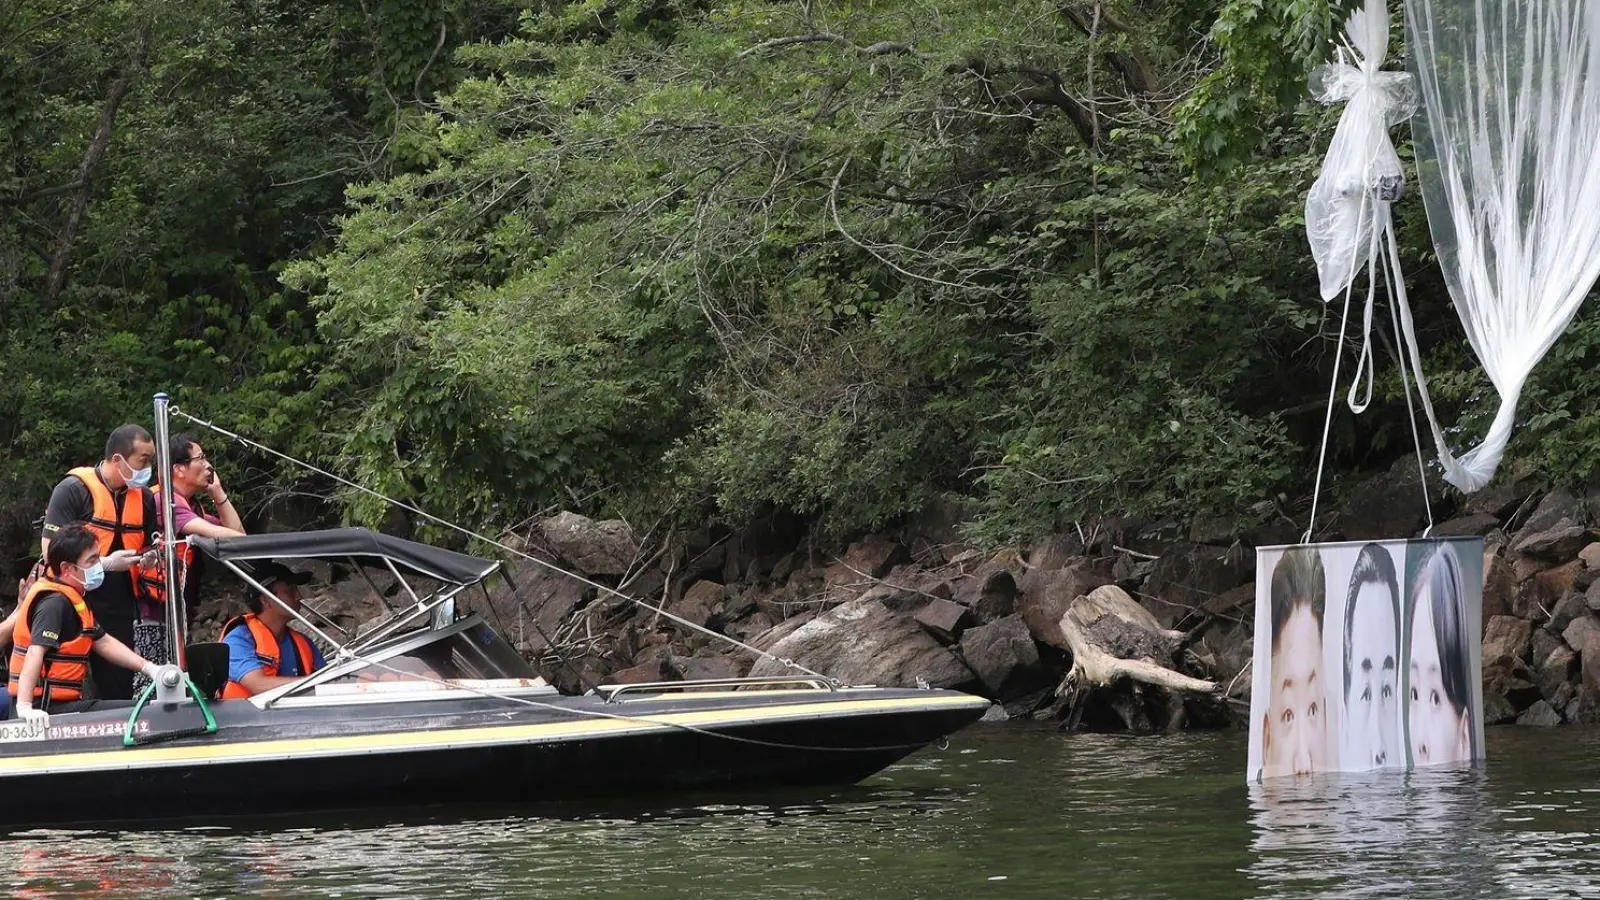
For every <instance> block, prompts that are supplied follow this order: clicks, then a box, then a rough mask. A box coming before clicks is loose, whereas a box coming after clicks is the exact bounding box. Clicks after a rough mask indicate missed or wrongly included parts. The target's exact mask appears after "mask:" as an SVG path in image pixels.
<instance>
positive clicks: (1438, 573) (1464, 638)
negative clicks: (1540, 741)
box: [1246, 537, 1483, 781]
mask: <svg viewBox="0 0 1600 900" xmlns="http://www.w3.org/2000/svg"><path fill="white" fill-rule="evenodd" d="M1482 619H1483V539H1482V538H1478V537H1463V538H1441V539H1429V540H1412V541H1373V542H1366V543H1362V542H1351V543H1337V544H1301V545H1295V546H1287V547H1261V548H1258V549H1257V550H1256V623H1255V648H1254V650H1255V654H1254V660H1255V661H1254V671H1253V675H1254V681H1253V686H1252V689H1251V692H1250V751H1249V771H1248V774H1247V776H1246V778H1247V780H1250V781H1257V780H1261V779H1263V778H1274V777H1278V776H1282V775H1298V774H1306V773H1311V772H1365V771H1370V770H1373V769H1410V768H1413V767H1416V766H1427V765H1436V764H1440V763H1452V762H1463V761H1471V760H1477V759H1482V758H1483V678H1482V668H1483V660H1482V655H1483V647H1482V642H1481V636H1482V634H1483V627H1482Z"/></svg>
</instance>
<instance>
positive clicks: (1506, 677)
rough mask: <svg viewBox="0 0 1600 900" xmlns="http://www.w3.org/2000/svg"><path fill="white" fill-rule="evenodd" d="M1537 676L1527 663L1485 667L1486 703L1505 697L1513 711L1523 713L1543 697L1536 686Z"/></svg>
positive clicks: (1484, 690) (1484, 694)
mask: <svg viewBox="0 0 1600 900" xmlns="http://www.w3.org/2000/svg"><path fill="white" fill-rule="evenodd" d="M1535 677H1536V676H1535V675H1534V673H1533V670H1531V669H1529V668H1528V666H1527V664H1526V663H1523V662H1521V661H1520V660H1519V661H1513V662H1511V663H1509V664H1508V663H1503V662H1502V663H1499V664H1495V665H1487V664H1486V665H1485V666H1484V667H1483V697H1484V703H1485V704H1487V703H1488V702H1489V697H1491V696H1494V697H1503V698H1505V701H1506V702H1507V703H1509V704H1510V705H1511V708H1512V709H1513V710H1516V711H1518V712H1521V711H1522V710H1525V709H1527V708H1528V707H1530V706H1532V705H1533V704H1534V701H1536V700H1538V699H1539V698H1540V697H1541V696H1542V695H1541V693H1540V691H1539V686H1538V685H1536V684H1534V678H1535Z"/></svg>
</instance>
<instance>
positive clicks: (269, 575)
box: [250, 560, 311, 588]
mask: <svg viewBox="0 0 1600 900" xmlns="http://www.w3.org/2000/svg"><path fill="white" fill-rule="evenodd" d="M250 570H251V574H253V575H255V577H256V580H257V581H259V582H261V586H262V587H268V588H270V587H272V584H273V582H276V581H282V582H286V583H288V584H294V585H300V584H305V583H306V582H308V581H310V580H311V573H310V572H297V571H295V570H294V569H291V568H289V567H288V566H286V565H284V564H282V563H280V562H275V561H273V560H262V561H261V562H256V563H251V565H250Z"/></svg>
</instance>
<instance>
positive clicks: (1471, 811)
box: [0, 724, 1600, 900]
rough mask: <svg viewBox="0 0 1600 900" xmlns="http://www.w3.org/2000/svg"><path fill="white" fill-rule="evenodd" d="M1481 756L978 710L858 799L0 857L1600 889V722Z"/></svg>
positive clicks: (54, 865)
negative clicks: (1324, 745) (1129, 730)
mask: <svg viewBox="0 0 1600 900" xmlns="http://www.w3.org/2000/svg"><path fill="white" fill-rule="evenodd" d="M1489 751H1490V754H1491V760H1490V762H1489V763H1488V764H1487V765H1484V766H1481V767H1479V768H1477V769H1470V770H1457V771H1434V772H1429V773H1427V774H1423V775H1412V776H1409V777H1407V776H1401V775H1389V776H1385V777H1369V778H1360V779H1351V778H1345V779H1342V780H1336V779H1328V780H1308V781H1305V782H1301V783H1296V784H1294V785H1292V786H1289V787H1274V788H1269V789H1262V788H1259V787H1248V786H1246V785H1245V783H1244V780H1243V776H1242V771H1243V767H1244V756H1245V740H1244V736H1243V734H1240V733H1224V734H1186V735H1175V736H1170V737H1141V738H1133V737H1108V736H1103V735H1062V734H1058V733H1056V732H1055V731H1053V730H1051V729H1047V728H1042V727H1035V726H1018V725H1015V724H1005V725H977V726H974V727H972V728H971V729H968V730H967V731H966V732H964V733H962V734H961V735H959V736H957V738H956V739H955V740H954V741H953V742H952V744H951V746H950V747H949V748H948V749H946V750H942V751H939V750H928V751H925V752H923V753H921V754H918V755H917V756H915V757H913V758H912V759H910V760H908V761H906V762H905V763H903V764H901V765H898V766H895V767H894V768H892V769H889V770H887V771H885V772H884V773H882V774H881V775H879V776H877V777H875V778H872V779H870V780H869V781H867V782H865V783H863V784H861V785H859V786H857V787H854V788H850V789H825V790H808V791H784V792H781V793H773V792H763V793H755V794H743V795H740V796H737V797H727V796H722V797H689V798H679V799H678V800H676V801H672V802H669V803H658V804H655V805H648V806H647V805H640V804H633V805H616V804H612V805H609V806H606V807H598V808H597V807H593V806H589V807H578V806H562V807H540V808H523V809H505V808H473V809H449V810H445V809H432V810H423V811H416V812H409V813H405V814H402V815H400V816H398V817H396V816H390V817H388V818H378V817H353V816H351V815H349V814H346V815H341V816H338V817H334V818H325V819H323V820H321V821H308V820H306V819H304V818H291V819H284V818H279V819H266V820H262V821H260V822H255V823H244V824H243V825H241V824H239V823H233V824H230V825H229V826H228V827H217V826H214V825H213V826H207V827H199V826H189V827H182V826H177V825H169V826H163V827H161V828H143V829H138V830H126V831H102V832H66V831H34V832H25V833H21V834H16V835H13V836H11V837H10V838H9V839H7V840H5V842H4V843H0V853H3V854H4V855H5V861H6V862H5V873H6V875H5V883H4V885H3V887H4V889H5V892H6V893H8V894H10V895H12V896H18V897H106V898H111V897H116V898H125V897H230V898H231V897H263V898H266V897H271V898H299V897H348V898H368V897H374V898H376V897H384V898H390V897H392V898H407V900H409V898H490V897H552V898H590V897H605V898H621V897H630V898H631V897H659V898H688V897H715V898H719V900H720V898H758V897H759V898H768V897H771V898H782V900H806V898H829V900H855V898H862V900H891V898H947V897H948V898H990V897H992V898H1012V897H1020V898H1033V897H1050V898H1065V897H1181V898H1186V900H1203V898H1214V897H1215V898H1222V897H1361V898H1375V897H1383V898H1389V897H1393V898H1416V897H1486V898H1488V897H1493V898H1502V897H1529V898H1547V897H1600V855H1597V853H1600V840H1597V837H1596V835H1597V834H1600V782H1597V779H1596V773H1597V771H1600V731H1583V730H1577V729H1554V730H1549V731H1537V730H1512V729H1490V731H1489ZM248 790H249V788H246V787H245V786H241V792H242V793H247V792H248ZM67 802H78V803H95V802H103V803H106V804H111V805H114V804H115V803H116V798H114V797H103V798H72V799H71V800H69V801H67ZM177 802H181V800H179V801H177ZM246 826H247V827H246Z"/></svg>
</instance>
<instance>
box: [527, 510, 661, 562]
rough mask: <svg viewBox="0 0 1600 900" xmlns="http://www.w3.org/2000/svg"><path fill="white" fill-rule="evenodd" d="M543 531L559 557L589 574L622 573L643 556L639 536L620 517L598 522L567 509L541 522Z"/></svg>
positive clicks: (540, 527) (547, 541)
mask: <svg viewBox="0 0 1600 900" xmlns="http://www.w3.org/2000/svg"><path fill="white" fill-rule="evenodd" d="M539 531H540V532H541V533H542V534H543V535H544V539H545V542H546V543H547V544H549V545H550V548H551V549H552V550H554V551H555V552H556V554H557V555H558V556H560V557H561V558H562V559H564V560H566V561H567V562H569V563H571V564H572V565H573V567H574V568H576V569H577V570H578V571H579V572H582V573H584V574H586V575H621V574H623V573H625V572H627V571H628V567H629V566H631V565H632V564H633V562H634V560H636V559H637V558H638V556H639V539H638V538H637V537H635V536H634V534H633V529H632V528H629V527H628V523H626V522H623V521H620V520H614V519H613V520H607V521H603V522H596V521H595V520H593V519H590V518H588V517H586V516H580V515H578V514H577V513H574V512H563V513H559V514H557V515H554V516H551V517H550V518H548V519H545V520H544V521H542V522H540V523H539Z"/></svg>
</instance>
